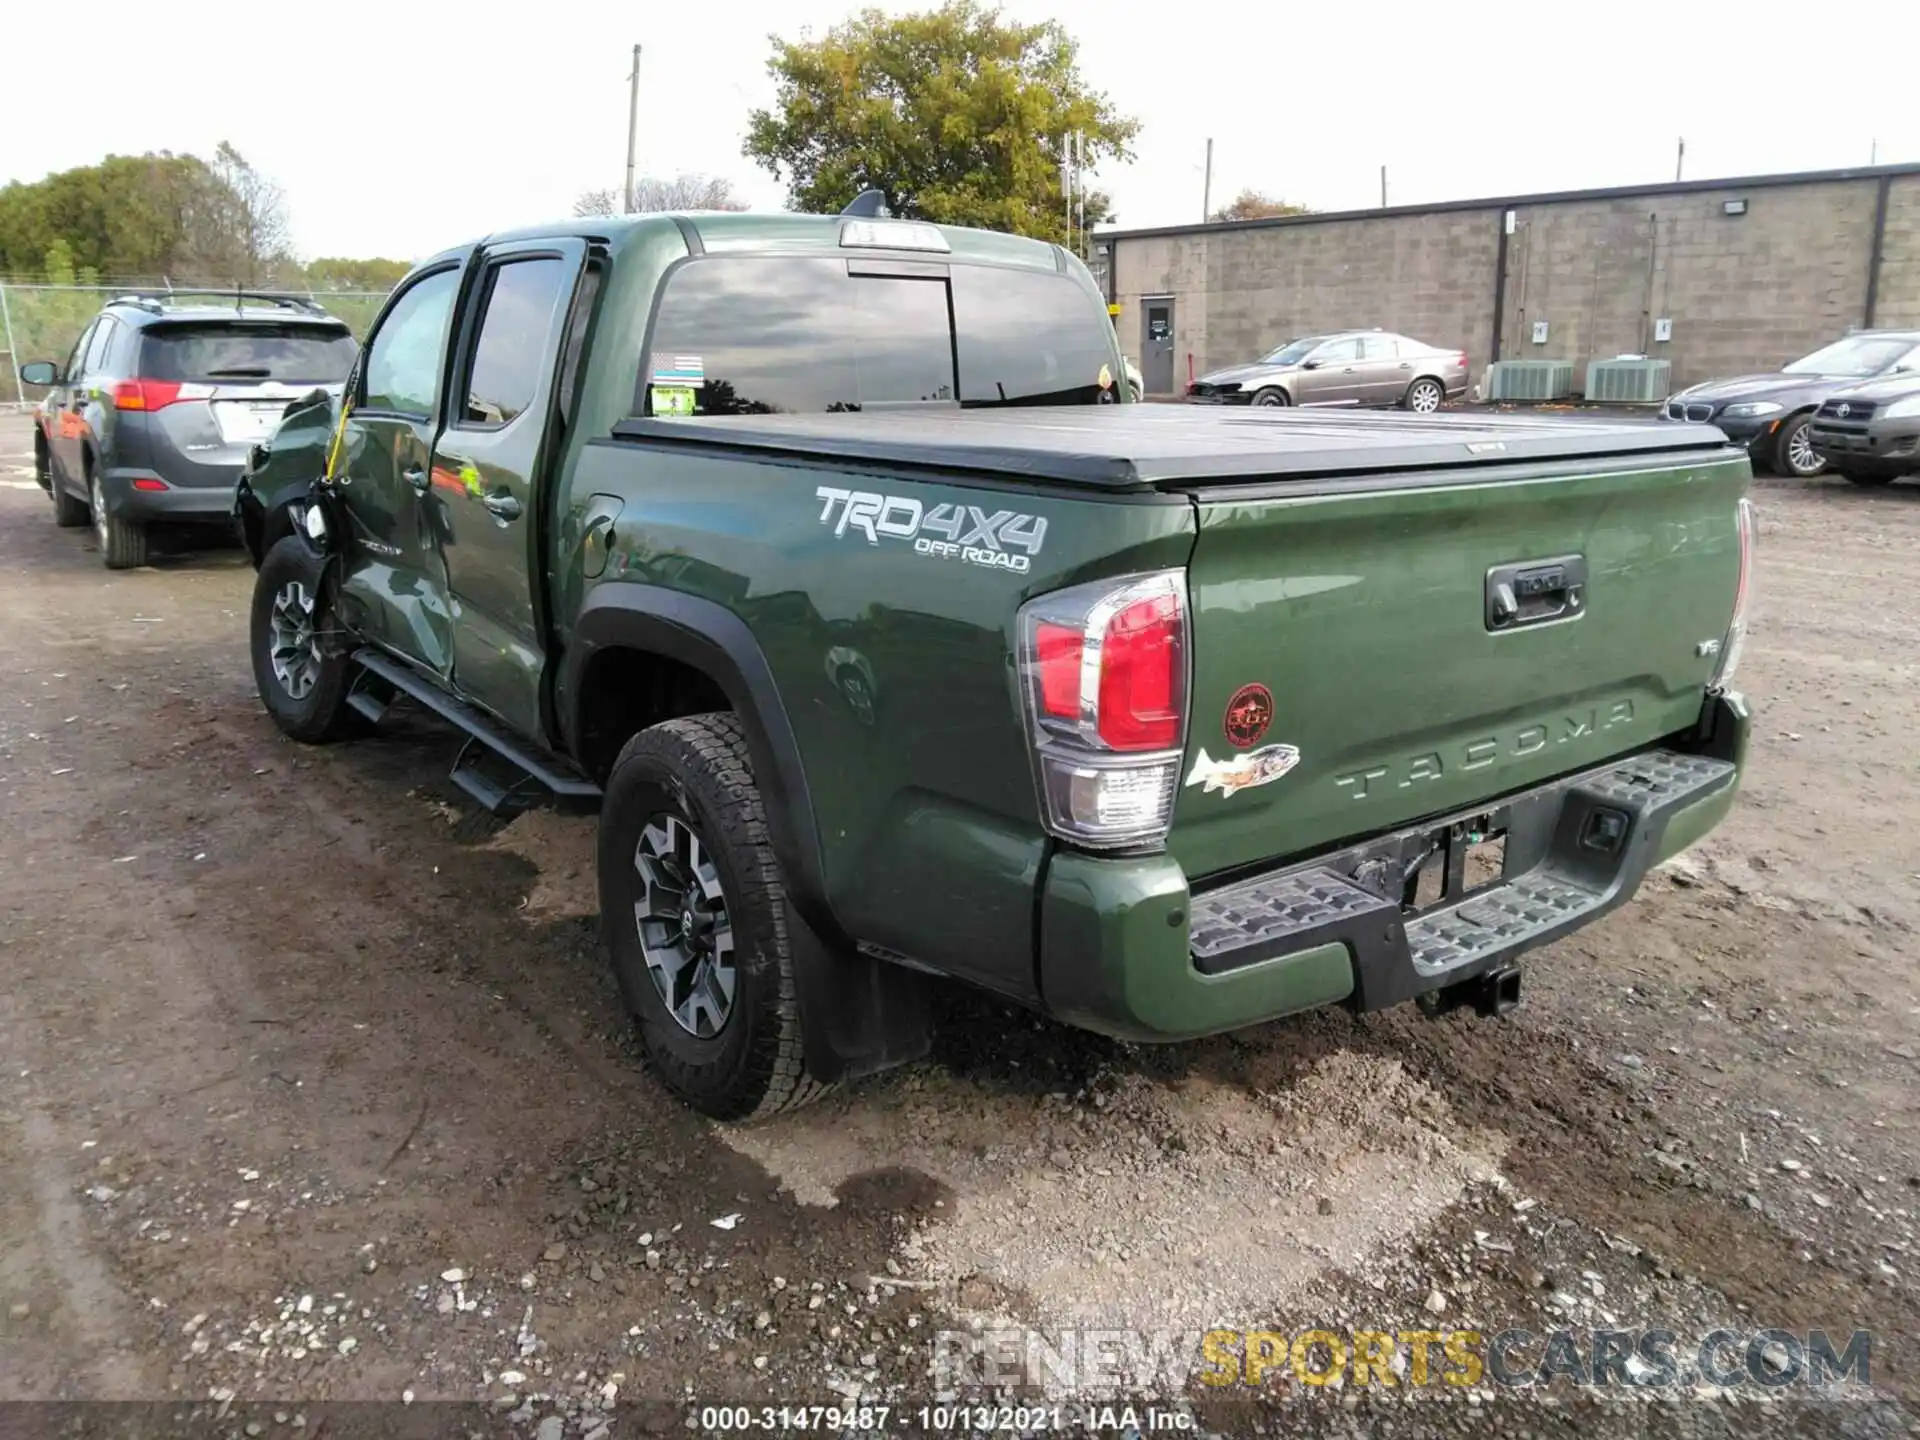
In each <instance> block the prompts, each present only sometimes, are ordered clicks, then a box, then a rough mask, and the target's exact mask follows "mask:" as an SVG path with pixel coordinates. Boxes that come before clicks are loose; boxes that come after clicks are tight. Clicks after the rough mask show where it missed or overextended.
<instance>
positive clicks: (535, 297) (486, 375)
mask: <svg viewBox="0 0 1920 1440" xmlns="http://www.w3.org/2000/svg"><path fill="white" fill-rule="evenodd" d="M566 270H567V267H566V265H565V264H564V263H563V262H562V261H561V260H559V259H558V258H555V257H551V256H547V257H542V258H540V259H537V260H513V261H507V262H503V263H501V264H499V265H495V266H494V267H493V269H492V270H491V271H490V272H489V273H488V276H487V298H486V308H485V310H484V311H483V312H482V314H481V320H480V336H479V339H478V340H477V341H475V342H474V349H473V363H472V364H471V365H470V366H469V367H468V370H467V393H466V397H465V399H463V400H462V402H461V407H460V419H461V421H462V422H463V423H465V424H469V425H505V424H507V423H509V422H510V421H512V420H514V419H516V418H518V417H519V415H520V414H521V413H522V412H523V411H525V410H526V408H527V406H529V405H531V404H532V403H533V399H534V396H535V395H536V394H537V393H538V392H539V389H540V376H541V373H542V372H543V371H544V370H545V369H546V368H548V367H549V366H550V365H551V364H552V359H551V357H550V356H549V355H548V354H547V331H548V330H549V329H550V328H551V326H552V324H553V310H554V306H556V305H558V304H559V303H560V290H561V286H562V285H563V284H564V283H565V281H566Z"/></svg>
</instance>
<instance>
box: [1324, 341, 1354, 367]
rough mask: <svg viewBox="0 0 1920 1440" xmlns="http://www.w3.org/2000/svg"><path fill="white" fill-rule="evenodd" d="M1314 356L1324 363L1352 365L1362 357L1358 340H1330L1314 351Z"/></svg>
mask: <svg viewBox="0 0 1920 1440" xmlns="http://www.w3.org/2000/svg"><path fill="white" fill-rule="evenodd" d="M1313 358H1314V359H1315V360H1318V361H1319V362H1320V363H1321V364H1322V365H1351V364H1352V363H1353V362H1354V361H1355V360H1358V359H1359V358H1360V342H1359V341H1358V340H1329V341H1328V342H1327V343H1326V344H1324V345H1322V346H1321V347H1320V348H1319V349H1318V350H1316V351H1314V352H1313Z"/></svg>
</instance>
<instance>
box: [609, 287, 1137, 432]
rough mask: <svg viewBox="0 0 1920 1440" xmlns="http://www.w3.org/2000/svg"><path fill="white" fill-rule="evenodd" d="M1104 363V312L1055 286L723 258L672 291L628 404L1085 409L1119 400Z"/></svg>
mask: <svg viewBox="0 0 1920 1440" xmlns="http://www.w3.org/2000/svg"><path fill="white" fill-rule="evenodd" d="M1115 364H1116V362H1115V360H1114V351H1113V332H1112V326H1111V322H1110V321H1109V320H1108V318H1107V314H1106V310H1105V308H1104V307H1103V306H1102V305H1101V304H1100V302H1099V300H1098V298H1097V297H1096V296H1094V295H1093V294H1092V292H1090V291H1088V290H1086V289H1084V288H1083V287H1082V286H1081V285H1080V284H1079V283H1076V282H1075V281H1074V280H1073V279H1071V278H1069V277H1068V276H1065V275H1061V274H1058V273H1054V272H1047V271H1031V270H1015V269H1006V268H1000V267H994V266H983V265H968V264H963V263H959V262H954V263H952V264H948V263H946V262H938V263H927V262H913V261H904V260H903V261H899V262H890V261H885V260H873V259H861V258H852V259H849V258H846V257H840V256H835V257H793V256H718V257H713V258H709V259H704V260H697V261H692V262H689V263H688V264H685V265H683V266H681V268H680V269H679V270H678V271H676V272H675V273H674V274H673V276H672V277H671V278H670V279H669V280H668V282H667V286H666V290H665V292H664V294H663V295H662V296H661V299H660V305H659V310H658V313H657V314H656V316H655V318H654V324H653V336H652V342H651V345H650V347H649V353H648V355H647V356H646V358H645V362H644V363H643V365H642V367H641V373H640V377H639V389H638V393H637V394H636V396H635V401H636V411H637V413H639V414H643V415H654V414H659V415H670V414H689V413H691V414H696V415H754V414H763V415H764V414H775V413H787V414H810V413H811V414H819V413H824V412H830V411H846V410H872V409H886V408H901V407H911V406H941V407H951V406H964V407H974V406H993V405H1091V404H1099V403H1102V402H1103V399H1104V400H1107V401H1110V400H1111V399H1112V398H1113V397H1114V394H1115V392H1114V389H1113V388H1112V382H1113V379H1114V375H1115V370H1114V366H1115ZM1103 371H1104V372H1105V373H1104V374H1103ZM1103 379H1104V380H1106V381H1107V382H1108V384H1107V387H1106V388H1104V389H1103V387H1102V384H1101V382H1102V380H1103Z"/></svg>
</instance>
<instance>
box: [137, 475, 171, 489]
mask: <svg viewBox="0 0 1920 1440" xmlns="http://www.w3.org/2000/svg"><path fill="white" fill-rule="evenodd" d="M133 488H134V489H136V490H164V489H166V488H167V482H166V481H164V480H156V479H154V478H153V476H151V475H142V476H141V477H140V478H139V479H138V480H135V481H134V482H133Z"/></svg>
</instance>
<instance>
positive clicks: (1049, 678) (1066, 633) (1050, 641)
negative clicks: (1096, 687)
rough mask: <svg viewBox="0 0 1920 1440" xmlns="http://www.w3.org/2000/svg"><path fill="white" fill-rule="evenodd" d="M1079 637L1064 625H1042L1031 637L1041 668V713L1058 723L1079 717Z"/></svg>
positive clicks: (1080, 644) (1035, 657)
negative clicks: (1056, 720) (1058, 721)
mask: <svg viewBox="0 0 1920 1440" xmlns="http://www.w3.org/2000/svg"><path fill="white" fill-rule="evenodd" d="M1082 648H1083V646H1082V642H1081V634H1080V632H1079V631H1078V630H1075V629H1073V628H1071V627H1070V626H1066V625H1053V624H1047V623H1044V622H1043V623H1042V624H1040V625H1038V626H1036V627H1035V629H1034V636H1033V649H1034V659H1035V660H1036V661H1038V662H1039V669H1040V713H1041V714H1043V715H1051V716H1053V717H1054V718H1056V719H1060V720H1078V719H1079V718H1080V656H1081V651H1082Z"/></svg>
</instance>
